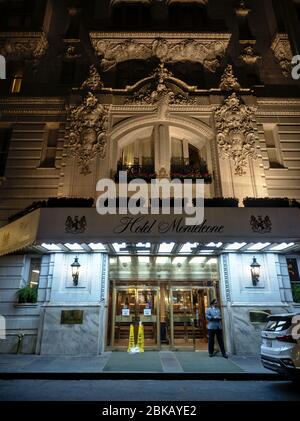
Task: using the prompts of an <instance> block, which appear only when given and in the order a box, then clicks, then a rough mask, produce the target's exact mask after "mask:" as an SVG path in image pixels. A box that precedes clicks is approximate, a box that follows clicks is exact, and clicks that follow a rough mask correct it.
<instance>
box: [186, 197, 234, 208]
mask: <svg viewBox="0 0 300 421" xmlns="http://www.w3.org/2000/svg"><path fill="white" fill-rule="evenodd" d="M193 204H194V205H195V204H196V200H195V199H193ZM238 206H239V199H236V198H234V197H213V198H211V199H204V207H207V208H237V207H238Z"/></svg>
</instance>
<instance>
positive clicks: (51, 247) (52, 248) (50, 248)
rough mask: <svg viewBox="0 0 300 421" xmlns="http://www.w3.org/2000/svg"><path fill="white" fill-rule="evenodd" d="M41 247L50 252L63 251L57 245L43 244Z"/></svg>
mask: <svg viewBox="0 0 300 421" xmlns="http://www.w3.org/2000/svg"><path fill="white" fill-rule="evenodd" d="M41 246H42V247H44V248H45V249H47V250H49V251H61V249H60V247H58V246H57V245H56V244H46V243H42V244H41Z"/></svg>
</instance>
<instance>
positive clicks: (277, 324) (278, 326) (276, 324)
mask: <svg viewBox="0 0 300 421" xmlns="http://www.w3.org/2000/svg"><path fill="white" fill-rule="evenodd" d="M291 324H292V320H291V319H288V320H287V319H282V320H281V319H276V320H269V321H268V322H267V324H266V326H265V328H264V330H267V331H269V332H281V331H283V330H286V329H288V328H289V327H290V326H291Z"/></svg>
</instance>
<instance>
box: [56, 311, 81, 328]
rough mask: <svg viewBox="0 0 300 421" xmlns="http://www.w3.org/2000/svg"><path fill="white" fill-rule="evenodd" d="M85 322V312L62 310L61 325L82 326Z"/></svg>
mask: <svg viewBox="0 0 300 421" xmlns="http://www.w3.org/2000/svg"><path fill="white" fill-rule="evenodd" d="M82 322H83V310H62V312H61V318H60V324H61V325H81V324H82Z"/></svg>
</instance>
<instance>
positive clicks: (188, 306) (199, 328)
mask: <svg viewBox="0 0 300 421" xmlns="http://www.w3.org/2000/svg"><path fill="white" fill-rule="evenodd" d="M214 293H215V292H214V290H213V289H212V288H180V287H178V288H172V289H171V300H170V330H171V347H172V348H175V349H176V348H193V349H198V350H201V349H206V348H207V328H206V319H205V309H206V307H207V303H208V302H209V301H210V299H211V297H212V296H213V294H214Z"/></svg>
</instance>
